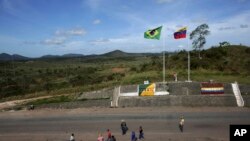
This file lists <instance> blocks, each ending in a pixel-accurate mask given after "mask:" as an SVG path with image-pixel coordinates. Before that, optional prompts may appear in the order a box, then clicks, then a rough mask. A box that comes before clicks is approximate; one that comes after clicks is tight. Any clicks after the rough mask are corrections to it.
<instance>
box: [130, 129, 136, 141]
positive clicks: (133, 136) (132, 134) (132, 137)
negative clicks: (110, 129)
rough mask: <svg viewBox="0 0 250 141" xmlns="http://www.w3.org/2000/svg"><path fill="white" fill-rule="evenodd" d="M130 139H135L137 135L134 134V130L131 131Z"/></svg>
mask: <svg viewBox="0 0 250 141" xmlns="http://www.w3.org/2000/svg"><path fill="white" fill-rule="evenodd" d="M131 141H137V137H136V135H135V131H132V132H131Z"/></svg>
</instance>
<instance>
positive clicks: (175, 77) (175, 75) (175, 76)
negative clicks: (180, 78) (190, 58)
mask: <svg viewBox="0 0 250 141" xmlns="http://www.w3.org/2000/svg"><path fill="white" fill-rule="evenodd" d="M173 77H174V81H176V82H177V73H174V74H173Z"/></svg>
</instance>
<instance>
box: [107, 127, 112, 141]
mask: <svg viewBox="0 0 250 141" xmlns="http://www.w3.org/2000/svg"><path fill="white" fill-rule="evenodd" d="M110 140H111V131H110V130H109V129H107V141H110Z"/></svg>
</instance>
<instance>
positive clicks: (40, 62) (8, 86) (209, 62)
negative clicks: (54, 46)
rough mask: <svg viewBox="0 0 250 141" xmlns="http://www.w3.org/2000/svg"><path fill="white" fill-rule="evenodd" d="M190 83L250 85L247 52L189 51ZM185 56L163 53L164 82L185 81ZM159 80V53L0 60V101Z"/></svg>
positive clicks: (237, 49)
mask: <svg viewBox="0 0 250 141" xmlns="http://www.w3.org/2000/svg"><path fill="white" fill-rule="evenodd" d="M190 54H191V80H192V81H209V80H211V79H212V80H214V81H219V82H234V81H238V82H239V83H244V84H250V48H249V47H246V46H235V45H232V46H226V47H212V48H210V49H207V50H203V51H201V56H202V59H200V58H198V53H197V52H195V51H191V52H190ZM187 59H188V58H187V52H186V51H179V52H176V53H171V54H170V53H166V80H167V81H172V80H173V77H172V74H173V73H174V72H176V73H178V80H180V81H185V80H187ZM144 80H149V81H150V82H160V81H162V55H161V54H159V53H157V54H139V55H138V54H134V55H133V53H129V54H128V53H125V52H121V51H115V52H113V53H107V54H106V55H105V54H104V55H99V56H98V55H92V56H80V57H76V58H62V57H60V58H51V59H49V58H47V59H35V60H29V61H1V62H0V98H1V99H2V100H6V99H7V98H24V97H35V96H41V95H58V94H70V93H75V94H77V93H80V92H83V91H91V90H97V89H101V88H105V87H114V86H116V85H126V84H139V83H143V81H144Z"/></svg>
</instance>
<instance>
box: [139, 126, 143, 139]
mask: <svg viewBox="0 0 250 141" xmlns="http://www.w3.org/2000/svg"><path fill="white" fill-rule="evenodd" d="M139 139H144V133H143V129H142V127H141V126H140V127H139Z"/></svg>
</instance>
